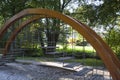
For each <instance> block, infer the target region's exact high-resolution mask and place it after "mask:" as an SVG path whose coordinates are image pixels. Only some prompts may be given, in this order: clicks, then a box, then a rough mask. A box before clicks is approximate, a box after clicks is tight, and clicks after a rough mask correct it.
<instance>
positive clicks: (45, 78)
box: [0, 63, 108, 80]
mask: <svg viewBox="0 0 120 80" xmlns="http://www.w3.org/2000/svg"><path fill="white" fill-rule="evenodd" d="M74 74H75V72H72V71H68V70H64V69H60V68H55V67H47V66H38V65H33V64H22V63H8V64H6V65H4V66H0V80H90V79H87V78H84V77H83V76H75V75H74ZM95 80H105V79H103V78H99V79H97V78H96V79H95ZM106 80H108V79H106Z"/></svg>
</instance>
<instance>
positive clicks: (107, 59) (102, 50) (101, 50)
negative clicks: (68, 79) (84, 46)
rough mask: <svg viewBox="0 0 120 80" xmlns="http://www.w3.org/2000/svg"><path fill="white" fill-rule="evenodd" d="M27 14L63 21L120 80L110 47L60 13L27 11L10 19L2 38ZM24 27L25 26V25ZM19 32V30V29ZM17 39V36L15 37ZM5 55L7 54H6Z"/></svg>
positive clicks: (4, 28) (40, 10)
mask: <svg viewBox="0 0 120 80" xmlns="http://www.w3.org/2000/svg"><path fill="white" fill-rule="evenodd" d="M27 14H40V15H47V16H50V17H54V18H57V19H60V20H63V21H64V22H66V23H67V24H69V25H71V26H72V27H73V28H74V29H75V30H76V31H78V32H79V33H80V34H81V35H83V36H84V37H85V38H86V40H87V41H88V42H89V43H91V45H92V46H93V47H94V48H95V50H96V51H97V53H98V55H99V56H100V57H101V59H102V60H103V62H104V63H105V65H106V67H107V69H108V70H109V71H110V73H111V75H112V77H113V79H114V80H119V79H120V61H119V60H118V58H117V57H116V56H115V55H114V53H113V51H112V50H111V49H110V48H109V46H108V45H107V44H106V43H105V42H104V41H103V40H102V39H101V38H100V37H99V36H98V35H97V34H96V33H95V32H94V31H93V30H91V29H90V28H89V27H88V26H86V25H84V24H82V23H80V22H79V21H77V20H75V19H73V18H71V17H69V16H65V15H63V14H61V13H59V12H56V11H51V10H47V9H26V10H23V11H21V12H20V13H18V14H16V15H15V16H13V17H12V18H10V19H9V20H8V21H7V22H6V23H5V25H4V27H3V28H2V29H1V30H0V38H1V37H2V36H3V34H4V33H5V31H6V30H7V29H8V28H9V27H10V25H11V24H12V23H14V22H15V21H16V20H18V19H19V18H21V17H23V16H25V15H27ZM23 26H24V25H23ZM18 32H19V29H18ZM14 37H16V36H14ZM4 54H5V53H4Z"/></svg>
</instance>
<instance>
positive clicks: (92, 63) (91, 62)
mask: <svg viewBox="0 0 120 80" xmlns="http://www.w3.org/2000/svg"><path fill="white" fill-rule="evenodd" d="M65 62H75V63H76V62H77V63H81V64H84V65H86V66H103V62H102V61H101V60H99V59H92V58H87V59H71V60H65Z"/></svg>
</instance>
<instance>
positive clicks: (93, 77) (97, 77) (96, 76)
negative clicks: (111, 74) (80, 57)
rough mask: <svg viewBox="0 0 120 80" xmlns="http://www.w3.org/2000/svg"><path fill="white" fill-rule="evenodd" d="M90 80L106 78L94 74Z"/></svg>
mask: <svg viewBox="0 0 120 80" xmlns="http://www.w3.org/2000/svg"><path fill="white" fill-rule="evenodd" d="M89 80H104V76H103V75H98V74H94V75H92V76H91V77H90V79H89Z"/></svg>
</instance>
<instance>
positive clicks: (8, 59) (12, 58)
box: [0, 53, 16, 65]
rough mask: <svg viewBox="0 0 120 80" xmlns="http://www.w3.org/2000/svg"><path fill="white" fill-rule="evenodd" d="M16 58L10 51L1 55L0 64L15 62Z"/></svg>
mask: <svg viewBox="0 0 120 80" xmlns="http://www.w3.org/2000/svg"><path fill="white" fill-rule="evenodd" d="M15 59H16V56H15V55H14V54H12V53H8V54H6V55H4V56H1V58H0V65H3V64H5V63H10V62H14V61H15Z"/></svg>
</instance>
